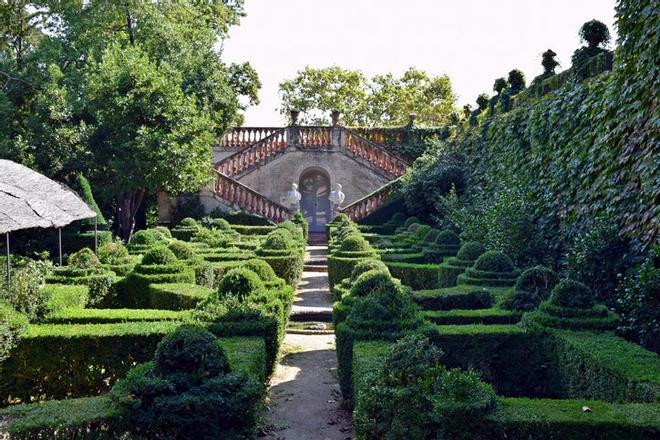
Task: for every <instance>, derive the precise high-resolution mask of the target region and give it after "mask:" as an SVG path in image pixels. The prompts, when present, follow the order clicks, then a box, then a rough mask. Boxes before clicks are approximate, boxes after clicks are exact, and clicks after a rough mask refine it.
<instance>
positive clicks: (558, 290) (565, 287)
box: [550, 280, 595, 309]
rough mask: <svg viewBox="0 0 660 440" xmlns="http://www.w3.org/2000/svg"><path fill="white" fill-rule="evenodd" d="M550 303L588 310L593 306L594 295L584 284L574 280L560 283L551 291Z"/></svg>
mask: <svg viewBox="0 0 660 440" xmlns="http://www.w3.org/2000/svg"><path fill="white" fill-rule="evenodd" d="M550 303H552V304H554V305H556V306H560V307H569V308H576V309H588V308H591V307H593V306H594V304H595V301H594V294H593V292H592V291H591V289H589V288H588V287H587V286H586V285H585V284H582V283H581V282H579V281H574V280H564V281H560V282H559V284H557V285H556V286H555V288H554V289H552V293H551V294H550Z"/></svg>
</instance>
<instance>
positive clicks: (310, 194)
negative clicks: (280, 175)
mask: <svg viewBox="0 0 660 440" xmlns="http://www.w3.org/2000/svg"><path fill="white" fill-rule="evenodd" d="M299 186H300V193H301V194H302V200H301V201H300V209H301V211H302V213H303V215H304V216H305V219H307V222H309V230H310V232H322V231H325V224H326V223H328V222H329V221H331V220H332V219H331V218H330V216H331V215H332V212H330V201H329V200H328V196H329V195H330V177H328V175H327V174H326V173H325V172H323V171H322V170H319V169H311V170H307V171H305V172H303V173H302V175H301V176H300V185H299Z"/></svg>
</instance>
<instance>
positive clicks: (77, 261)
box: [68, 248, 101, 269]
mask: <svg viewBox="0 0 660 440" xmlns="http://www.w3.org/2000/svg"><path fill="white" fill-rule="evenodd" d="M68 265H69V266H72V267H76V268H78V269H91V268H95V267H99V266H101V262H100V261H99V259H98V257H97V256H96V255H95V254H94V251H93V250H91V249H90V248H83V249H80V250H79V251H78V252H76V253H75V254H73V255H71V256H70V257H69V262H68Z"/></svg>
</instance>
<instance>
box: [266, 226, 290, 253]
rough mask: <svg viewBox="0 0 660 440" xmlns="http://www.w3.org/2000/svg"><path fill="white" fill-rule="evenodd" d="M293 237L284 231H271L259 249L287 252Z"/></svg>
mask: <svg viewBox="0 0 660 440" xmlns="http://www.w3.org/2000/svg"><path fill="white" fill-rule="evenodd" d="M292 241H293V236H292V235H291V233H290V232H289V231H287V230H285V229H278V230H275V231H272V232H270V233H269V234H268V236H267V237H266V240H264V242H263V244H262V245H261V247H262V248H263V249H270V250H287V249H291V247H292Z"/></svg>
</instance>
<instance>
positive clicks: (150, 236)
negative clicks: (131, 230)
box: [131, 229, 158, 246]
mask: <svg viewBox="0 0 660 440" xmlns="http://www.w3.org/2000/svg"><path fill="white" fill-rule="evenodd" d="M131 244H138V245H140V246H154V245H156V244H158V239H157V238H156V236H155V235H154V231H152V230H149V229H142V230H140V231H137V232H136V233H135V234H133V236H132V237H131Z"/></svg>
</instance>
